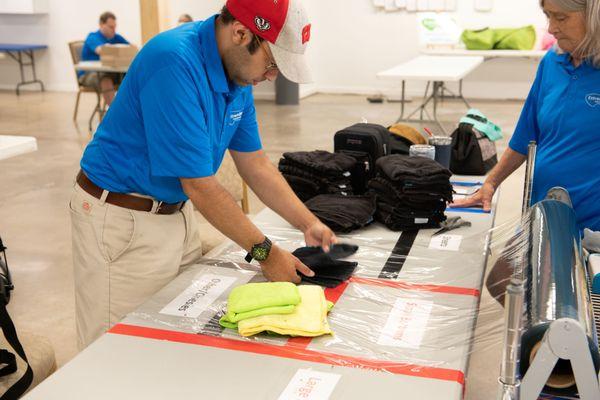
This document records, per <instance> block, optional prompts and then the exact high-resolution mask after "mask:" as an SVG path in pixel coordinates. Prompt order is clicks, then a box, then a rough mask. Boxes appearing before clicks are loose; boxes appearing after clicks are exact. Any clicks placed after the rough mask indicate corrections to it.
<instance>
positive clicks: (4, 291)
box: [0, 238, 33, 400]
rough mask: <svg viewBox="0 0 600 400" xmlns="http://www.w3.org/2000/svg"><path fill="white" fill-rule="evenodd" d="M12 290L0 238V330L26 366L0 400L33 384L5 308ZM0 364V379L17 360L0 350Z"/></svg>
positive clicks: (14, 396) (8, 399)
mask: <svg viewBox="0 0 600 400" xmlns="http://www.w3.org/2000/svg"><path fill="white" fill-rule="evenodd" d="M13 289H14V287H13V284H12V280H11V277H10V272H9V270H8V263H7V261H6V247H4V244H3V243H2V238H0V328H1V329H2V333H3V334H4V337H5V338H6V341H7V342H8V343H9V344H10V345H11V346H12V348H13V349H14V351H15V352H16V353H17V355H18V356H19V357H21V358H22V359H23V361H25V363H26V364H27V369H26V370H25V373H24V374H23V376H22V377H21V379H19V380H18V381H17V382H16V383H14V384H13V385H12V386H11V387H9V388H8V389H7V390H6V392H4V394H2V395H1V396H0V400H15V399H18V398H19V397H21V396H22V395H23V393H25V392H26V391H27V389H29V386H31V382H33V370H32V369H31V366H30V365H29V362H28V361H27V356H26V355H25V351H24V350H23V346H22V345H21V342H20V341H19V337H18V336H17V330H16V329H15V325H14V324H13V321H12V319H11V318H10V315H9V314H8V311H7V310H6V306H7V305H8V302H9V301H10V291H11V290H13ZM0 364H2V365H3V366H2V367H1V368H0V377H2V376H6V375H10V374H14V373H15V372H17V370H18V368H17V359H16V357H15V355H14V354H13V353H11V352H9V351H8V350H5V349H1V350H0Z"/></svg>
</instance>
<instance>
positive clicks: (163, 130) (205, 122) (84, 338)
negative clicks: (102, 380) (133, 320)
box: [70, 0, 336, 346]
mask: <svg viewBox="0 0 600 400" xmlns="http://www.w3.org/2000/svg"><path fill="white" fill-rule="evenodd" d="M309 39H310V24H309V23H308V19H307V16H306V14H305V12H304V9H303V8H302V7H301V5H300V3H299V2H298V0H278V1H277V2H273V1H272V0H229V1H228V2H227V4H226V7H224V8H223V10H222V12H221V14H220V15H216V16H213V17H211V18H209V19H207V20H206V21H204V22H196V23H188V24H185V25H182V26H180V27H178V28H176V29H173V30H171V31H167V32H164V33H162V34H159V35H158V36H156V37H155V38H153V39H152V40H151V41H150V42H148V43H147V44H146V45H145V46H144V47H143V49H142V50H141V51H140V53H139V54H138V56H137V57H136V58H135V60H134V61H133V63H132V64H131V67H130V69H129V72H128V74H127V77H126V78H125V80H124V81H123V83H122V85H121V88H120V90H119V94H118V95H117V96H116V98H115V101H114V103H113V105H112V106H111V108H110V109H109V111H108V113H107V115H106V117H105V118H104V119H103V121H102V123H101V125H100V126H99V127H98V130H97V132H96V134H95V135H94V138H93V140H92V141H91V142H90V143H89V145H88V146H87V148H86V150H85V153H84V155H83V158H82V160H81V171H80V172H79V174H78V176H77V184H76V185H75V187H74V192H73V195H72V198H71V202H70V208H71V216H72V231H73V259H74V276H75V289H76V312H77V329H78V335H79V340H80V345H82V346H83V345H86V344H88V343H90V342H91V341H92V340H94V339H95V338H96V337H98V336H99V335H100V334H101V333H102V332H104V331H105V330H106V329H108V328H109V327H110V325H112V324H114V323H116V322H117V321H118V320H119V319H120V318H122V317H123V315H125V314H126V313H127V312H130V311H132V310H133V309H134V308H135V307H137V306H138V305H139V304H140V303H142V302H143V301H145V300H146V299H147V298H148V297H149V296H150V295H152V294H153V293H155V292H156V291H157V290H158V289H160V288H161V287H162V286H164V285H165V284H166V283H168V282H169V281H170V280H172V279H173V278H174V277H175V276H176V275H177V274H178V273H179V272H180V270H181V268H183V267H185V266H187V265H191V264H193V263H195V262H196V261H197V260H198V258H199V257H200V256H201V244H200V240H199V237H198V227H197V224H196V221H195V219H194V215H193V206H195V207H196V208H197V209H198V210H199V211H200V212H201V213H202V214H203V215H204V216H205V217H206V219H207V220H208V221H209V222H210V223H211V224H213V225H214V226H215V227H216V228H217V229H219V230H220V231H221V232H222V233H223V234H225V235H226V236H228V237H229V238H230V239H232V240H233V241H234V242H236V243H237V244H239V245H240V246H241V247H242V248H243V249H245V250H246V251H247V252H248V255H247V257H246V260H248V261H250V260H252V259H254V260H257V261H258V262H259V263H260V266H261V268H262V271H263V273H264V275H265V276H266V277H267V278H268V279H269V280H273V281H293V282H299V281H300V278H299V276H298V274H297V271H299V272H302V273H303V274H305V275H309V276H312V275H313V272H312V271H311V270H310V269H309V268H308V267H306V266H305V265H304V264H302V263H301V262H300V261H299V260H298V259H297V258H296V257H294V256H293V255H292V254H290V253H289V252H288V251H285V250H283V249H281V248H279V247H278V246H277V245H276V244H273V243H271V241H270V240H269V239H268V238H266V237H265V235H263V234H262V233H261V232H260V230H259V229H258V228H257V227H256V226H255V225H254V224H253V223H252V222H251V221H250V220H249V219H248V218H247V217H246V215H245V214H244V213H243V212H242V210H241V209H240V207H239V206H238V205H237V204H236V203H235V201H234V200H233V198H232V197H231V195H230V194H229V193H228V192H227V191H226V190H225V189H224V188H223V187H221V185H220V184H219V183H218V182H217V181H216V179H215V178H214V174H215V172H216V171H217V169H218V168H219V165H220V164H221V160H222V158H223V155H224V152H225V151H226V150H229V152H230V153H231V155H232V157H233V159H234V161H235V164H236V166H237V169H238V171H239V172H240V175H241V176H242V178H244V180H245V181H246V182H247V183H248V185H249V186H250V187H251V188H252V189H253V190H254V192H255V193H256V194H257V195H258V196H259V197H260V199H261V200H262V201H263V202H264V203H265V204H266V205H267V206H268V207H270V208H271V209H273V210H274V211H276V212H277V213H278V214H280V215H281V216H282V217H283V218H285V219H286V220H287V221H288V222H290V224H291V225H293V226H294V227H296V228H298V229H299V230H301V231H302V232H303V233H304V238H305V241H306V243H307V244H308V245H320V246H323V247H324V248H325V249H327V248H328V247H329V245H330V244H331V243H333V242H335V240H336V238H335V235H334V234H333V232H332V231H331V230H330V229H329V228H328V227H326V226H325V225H323V224H322V223H321V222H320V221H319V220H318V218H316V217H315V216H314V215H313V214H312V213H311V212H310V211H309V210H308V209H307V208H306V207H305V206H304V204H303V203H302V202H301V201H300V200H299V199H298V198H297V197H296V196H295V194H294V193H293V192H292V190H291V189H290V187H289V186H288V185H287V183H286V182H285V180H284V179H283V177H282V176H281V174H280V173H279V172H278V171H277V169H276V168H275V166H273V165H272V163H271V162H270V161H269V159H268V158H267V156H266V155H265V153H264V152H263V151H262V150H261V148H262V146H261V141H260V137H259V133H258V124H257V121H256V112H255V108H254V104H253V97H252V88H251V85H256V84H258V83H259V82H262V81H265V80H267V79H268V80H272V79H274V78H275V77H276V76H277V73H278V71H281V72H282V73H283V74H284V75H285V76H286V77H287V78H288V79H290V80H292V81H295V82H306V81H309V79H310V76H309V71H308V68H307V66H306V64H305V61H304V59H303V53H304V50H305V48H306V46H307V43H308V41H309ZM188 199H189V200H191V201H187V200H188Z"/></svg>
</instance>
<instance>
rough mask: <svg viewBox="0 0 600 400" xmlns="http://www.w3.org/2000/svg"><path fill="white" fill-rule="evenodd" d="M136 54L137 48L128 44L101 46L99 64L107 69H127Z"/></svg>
mask: <svg viewBox="0 0 600 400" xmlns="http://www.w3.org/2000/svg"><path fill="white" fill-rule="evenodd" d="M137 52H138V48H137V47H136V46H134V45H130V44H108V45H105V46H102V48H101V51H100V62H101V63H102V65H105V66H107V67H127V66H129V64H131V62H132V61H133V59H134V58H135V55H136V54H137Z"/></svg>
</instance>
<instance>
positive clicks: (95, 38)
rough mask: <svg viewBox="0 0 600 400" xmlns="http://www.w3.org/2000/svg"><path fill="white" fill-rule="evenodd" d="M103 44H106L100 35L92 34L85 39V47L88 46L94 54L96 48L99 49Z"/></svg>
mask: <svg viewBox="0 0 600 400" xmlns="http://www.w3.org/2000/svg"><path fill="white" fill-rule="evenodd" d="M103 44H104V42H103V41H102V39H100V35H98V34H96V33H95V32H93V33H90V34H89V35H88V36H87V38H86V39H85V46H87V48H88V49H89V50H90V51H91V52H92V53H95V52H96V48H98V46H102V45H103Z"/></svg>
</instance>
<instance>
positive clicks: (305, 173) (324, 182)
mask: <svg viewBox="0 0 600 400" xmlns="http://www.w3.org/2000/svg"><path fill="white" fill-rule="evenodd" d="M279 171H280V172H281V173H282V174H283V176H284V177H285V178H286V180H287V181H288V183H289V184H290V186H292V182H291V181H290V179H288V177H297V178H301V179H305V180H308V181H310V182H312V183H313V185H316V186H317V187H318V190H317V193H315V196H316V194H343V195H349V194H352V183H351V181H350V179H349V178H347V177H344V176H340V177H339V178H331V177H329V178H326V177H323V176H321V175H318V174H315V173H313V172H311V171H309V170H305V169H302V168H300V167H297V166H295V165H288V164H286V163H285V160H284V159H282V160H281V162H280V163H279ZM292 189H294V187H293V186H292ZM295 191H296V190H294V192H295Z"/></svg>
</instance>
